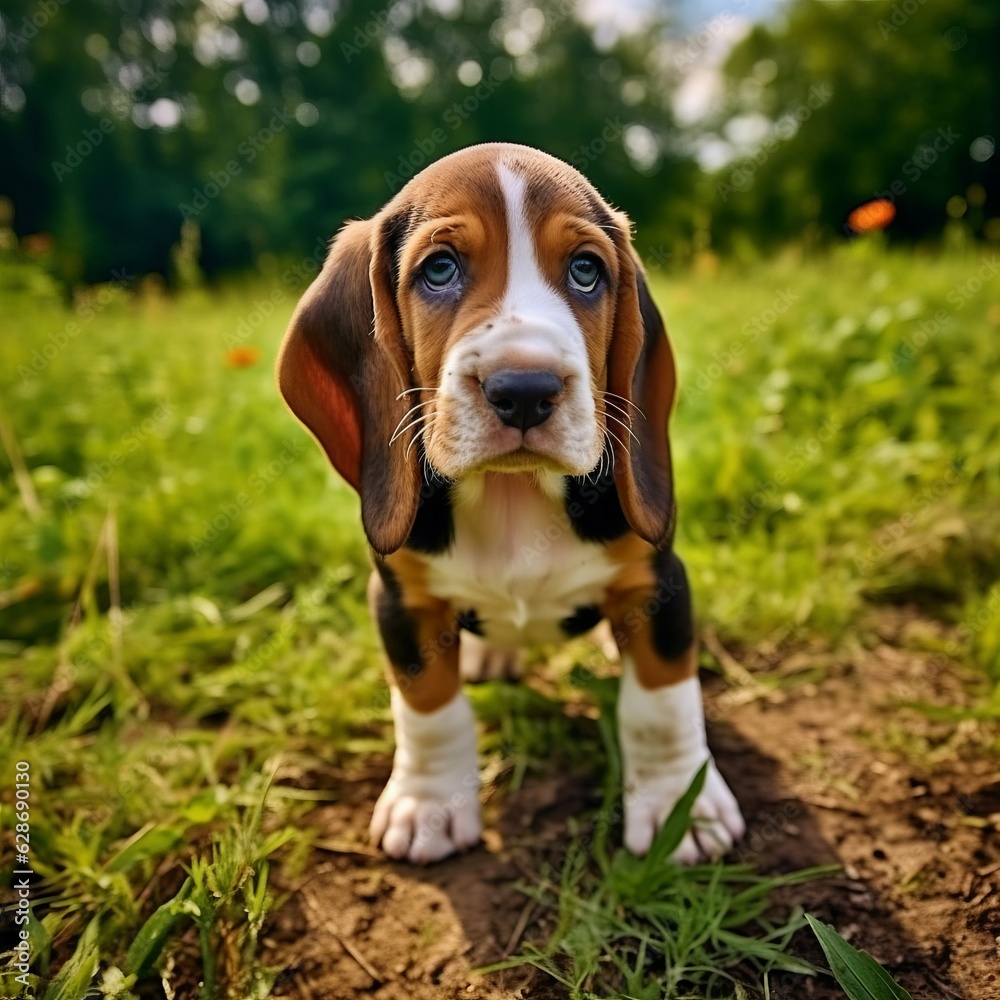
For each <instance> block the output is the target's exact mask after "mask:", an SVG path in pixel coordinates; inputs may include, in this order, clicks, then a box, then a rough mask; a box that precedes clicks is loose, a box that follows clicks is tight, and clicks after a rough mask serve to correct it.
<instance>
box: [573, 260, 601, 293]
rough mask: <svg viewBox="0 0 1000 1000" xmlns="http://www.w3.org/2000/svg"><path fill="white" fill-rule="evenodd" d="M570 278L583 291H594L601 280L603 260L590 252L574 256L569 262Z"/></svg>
mask: <svg viewBox="0 0 1000 1000" xmlns="http://www.w3.org/2000/svg"><path fill="white" fill-rule="evenodd" d="M569 280H570V284H571V285H572V286H573V287H574V288H577V289H579V290H580V291H581V292H592V291H593V290H594V289H595V288H596V287H597V283H598V282H599V281H600V280H601V262H600V261H599V260H598V259H597V258H596V257H595V256H593V254H589V253H582V254H580V255H579V256H578V257H574V258H573V259H572V260H571V261H570V262H569Z"/></svg>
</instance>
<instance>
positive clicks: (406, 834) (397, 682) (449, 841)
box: [368, 566, 482, 863]
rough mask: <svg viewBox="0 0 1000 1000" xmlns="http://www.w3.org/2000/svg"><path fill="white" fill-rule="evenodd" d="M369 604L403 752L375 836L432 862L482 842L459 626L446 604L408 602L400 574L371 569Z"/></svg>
mask: <svg viewBox="0 0 1000 1000" xmlns="http://www.w3.org/2000/svg"><path fill="white" fill-rule="evenodd" d="M368 597H369V603H370V604H371V608H372V612H373V615H374V618H375V620H376V622H377V623H378V628H379V633H380V635H381V637H382V644H383V646H384V648H385V651H386V656H387V658H388V660H389V668H390V670H389V673H390V678H389V682H390V686H391V698H392V718H393V722H394V723H395V729H396V753H395V756H394V758H393V764H392V775H391V776H390V778H389V783H388V784H387V785H386V786H385V789H384V791H383V792H382V794H381V796H379V800H378V802H377V803H376V805H375V812H374V813H373V815H372V821H371V827H370V831H371V836H372V839H373V840H374V841H375V842H376V843H379V842H381V844H382V848H383V849H384V850H385V852H386V853H387V854H389V855H390V856H392V857H394V858H409V860H410V861H416V862H423V863H426V862H430V861H438V860H440V859H441V858H445V857H447V856H448V855H449V854H453V853H454V852H455V851H459V850H465V849H466V848H469V847H472V846H474V845H475V844H476V843H478V842H479V838H480V834H481V832H482V827H481V825H480V820H479V768H478V761H477V755H476V728H475V719H474V717H473V714H472V708H471V706H470V705H469V703H468V701H467V699H466V697H465V695H464V694H463V693H462V687H461V680H460V677H459V668H458V634H457V626H456V625H455V623H454V621H452V620H450V614H449V611H448V609H447V607H446V606H444V605H437V604H435V603H433V602H427V604H426V606H421V607H407V606H406V604H405V603H404V598H403V593H402V590H401V588H400V585H399V583H398V581H397V580H396V578H395V576H394V574H393V573H392V572H391V571H390V570H389V569H388V568H387V567H384V566H383V567H382V568H381V569H380V570H379V571H376V572H375V573H373V574H372V578H371V583H370V585H369V588H368Z"/></svg>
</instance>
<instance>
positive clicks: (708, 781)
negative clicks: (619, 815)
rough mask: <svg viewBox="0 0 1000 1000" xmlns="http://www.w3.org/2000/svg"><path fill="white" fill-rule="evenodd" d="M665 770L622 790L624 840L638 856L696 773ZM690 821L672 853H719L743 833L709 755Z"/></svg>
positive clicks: (685, 858) (702, 857) (700, 857)
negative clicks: (702, 785) (688, 828)
mask: <svg viewBox="0 0 1000 1000" xmlns="http://www.w3.org/2000/svg"><path fill="white" fill-rule="evenodd" d="M698 767H700V764H699V765H697V766H696V767H695V768H694V770H690V769H688V768H685V769H684V770H682V771H680V772H677V773H672V772H669V771H664V772H663V773H661V774H658V775H657V776H656V777H655V778H653V779H651V780H646V781H645V782H637V783H636V784H635V785H634V786H633V787H629V788H627V789H626V792H625V846H626V847H627V848H628V849H629V850H630V851H631V852H632V853H633V854H636V855H638V856H640V857H642V856H643V855H644V854H646V853H647V852H648V851H649V848H650V846H651V845H652V843H653V838H654V837H655V836H656V832H657V830H659V829H660V827H661V826H662V825H663V823H664V822H665V820H666V818H667V817H668V816H669V815H670V812H671V810H672V809H673V808H674V806H675V805H676V804H677V800H678V799H679V798H680V797H681V796H682V795H683V794H684V793H685V792H686V791H687V789H688V786H689V785H690V784H691V779H692V778H693V777H694V776H695V774H696V773H697V770H698ZM691 816H692V819H693V821H694V822H693V823H692V826H691V829H690V830H689V831H688V832H687V833H686V834H685V835H684V839H683V840H682V841H681V843H680V846H679V847H678V848H677V850H676V851H675V852H674V859H675V860H676V861H680V862H681V863H682V864H686V865H693V864H698V863H699V862H702V861H708V860H712V859H715V858H718V857H721V856H722V855H723V854H725V853H726V851H728V850H729V849H730V848H731V847H732V846H733V844H734V843H735V842H736V841H738V840H739V839H740V838H741V837H742V836H743V834H744V832H745V830H746V827H745V825H744V823H743V817H742V815H741V814H740V807H739V806H738V805H737V803H736V798H735V797H734V796H733V793H732V792H731V791H730V790H729V786H728V785H727V784H726V782H725V781H724V780H723V777H722V775H721V774H719V772H718V770H717V769H716V767H715V762H714V761H712V762H710V763H709V765H708V770H707V772H706V774H705V786H704V788H703V789H702V792H701V795H699V796H698V799H697V801H696V802H695V804H694V807H693V809H692V810H691Z"/></svg>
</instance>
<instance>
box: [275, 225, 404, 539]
mask: <svg viewBox="0 0 1000 1000" xmlns="http://www.w3.org/2000/svg"><path fill="white" fill-rule="evenodd" d="M405 224H406V220H405V218H403V217H400V216H394V217H391V218H388V219H381V218H380V217H378V216H376V217H375V218H374V219H369V220H366V221H363V222H351V223H348V225H347V226H345V227H344V229H342V230H341V232H340V234H339V235H338V236H337V238H336V240H335V241H334V243H333V246H332V247H331V249H330V252H329V254H328V255H327V258H326V262H325V264H324V265H323V270H322V271H321V272H320V274H319V276H318V277H317V278H316V280H315V281H314V282H313V284H312V285H311V286H310V287H309V289H308V290H307V291H306V293H305V295H304V296H303V297H302V301H301V302H299V305H298V308H297V309H296V310H295V313H294V315H293V316H292V319H291V322H290V324H289V326H288V330H287V332H286V333H285V339H284V341H283V342H282V345H281V351H280V352H279V354H278V361H277V366H276V374H277V378H278V388H279V390H280V392H281V395H282V396H283V397H284V398H285V402H286V403H288V405H289V407H290V408H291V410H292V412H293V413H294V414H295V415H296V416H297V417H298V418H299V420H301V421H302V423H304V424H305V425H306V427H308V428H309V430H310V431H312V433H313V434H314V435H315V437H316V439H317V440H318V441H319V443H320V445H321V446H322V447H323V450H324V451H325V452H326V454H327V456H328V457H329V459H330V461H331V462H332V463H333V465H334V467H335V468H336V470H337V471H338V472H339V473H340V474H341V475H342V476H343V477H344V479H346V480H347V482H349V483H350V484H351V486H353V487H354V488H355V489H356V490H357V491H358V493H359V494H360V495H361V520H362V523H363V524H364V529H365V534H366V535H367V536H368V540H369V542H370V543H371V545H372V548H374V549H375V550H376V551H377V552H379V553H381V554H383V555H386V554H388V553H390V552H394V551H395V550H396V549H398V548H399V547H400V546H401V545H403V544H404V542H405V541H406V539H407V536H408V535H409V533H410V528H411V527H412V525H413V519H414V517H415V515H416V510H417V499H418V493H419V488H420V487H419V481H418V457H417V454H416V449H410V454H409V455H407V454H406V452H407V449H409V448H410V443H411V439H412V434H413V432H412V431H407V432H405V433H404V434H402V435H400V436H399V437H398V438H397V439H396V441H395V442H394V443H393V445H392V446H391V447H390V445H389V441H390V439H391V438H392V435H393V432H394V430H395V429H396V427H397V426H398V425H399V423H400V421H401V420H402V418H403V417H404V416H405V415H406V413H407V411H408V409H409V407H410V406H411V405H412V402H413V400H412V399H410V398H409V397H406V396H404V397H402V398H400V395H399V394H400V393H402V392H403V391H404V390H405V389H409V388H410V387H411V386H410V362H409V359H408V355H407V352H406V347H405V344H404V342H403V335H402V328H401V324H400V319H399V312H398V310H397V308H396V297H395V292H394V285H395V273H394V271H395V264H394V255H395V246H394V244H395V243H396V241H397V238H398V235H399V233H400V231H401V229H402V228H403V227H405Z"/></svg>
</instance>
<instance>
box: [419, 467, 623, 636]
mask: <svg viewBox="0 0 1000 1000" xmlns="http://www.w3.org/2000/svg"><path fill="white" fill-rule="evenodd" d="M555 482H556V481H555V480H553V483H555ZM453 516H454V525H455V540H454V542H453V544H452V545H451V547H450V548H449V549H448V551H447V552H446V553H444V554H442V555H438V556H433V557H431V558H430V560H429V572H428V580H427V586H428V589H429V590H430V592H431V593H432V594H434V596H436V597H439V598H443V599H445V600H447V601H449V602H450V603H451V604H452V606H453V607H454V608H455V610H456V612H459V613H462V614H469V615H470V616H471V618H472V620H473V621H474V622H475V623H476V624H477V626H478V628H479V629H480V630H481V632H482V634H483V636H484V637H485V638H486V640H487V641H488V642H490V643H492V644H494V645H498V646H519V645H526V644H531V643H536V642H551V641H556V640H560V639H565V638H566V637H567V636H568V635H572V634H574V633H575V632H578V631H581V625H582V624H586V623H587V622H588V621H590V619H593V621H590V623H591V624H593V623H594V622H595V621H596V618H594V615H595V614H596V609H597V607H598V606H599V605H600V604H601V603H602V602H603V599H604V595H605V591H606V588H607V585H608V584H609V582H610V581H611V580H612V579H613V577H614V576H615V573H616V572H617V570H618V567H617V566H616V565H615V564H614V563H613V562H612V561H611V560H610V559H609V558H608V557H607V550H606V549H605V547H604V546H603V545H599V544H596V543H593V542H585V541H583V540H581V539H580V538H579V537H578V536H577V535H576V533H575V532H574V530H573V526H572V524H571V523H570V519H569V517H568V515H567V513H566V510H565V502H564V500H563V499H562V498H561V497H560V496H558V495H557V493H556V487H555V486H554V485H553V484H552V483H550V484H549V492H545V490H543V489H541V488H539V486H537V485H536V484H535V483H534V482H533V481H532V480H531V479H529V478H528V477H527V476H522V475H505V474H500V473H495V474H494V473H489V474H487V475H485V476H483V477H481V478H480V479H478V480H476V481H473V482H472V483H470V484H462V485H461V486H460V487H458V488H457V489H456V493H455V495H454V508H453Z"/></svg>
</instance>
